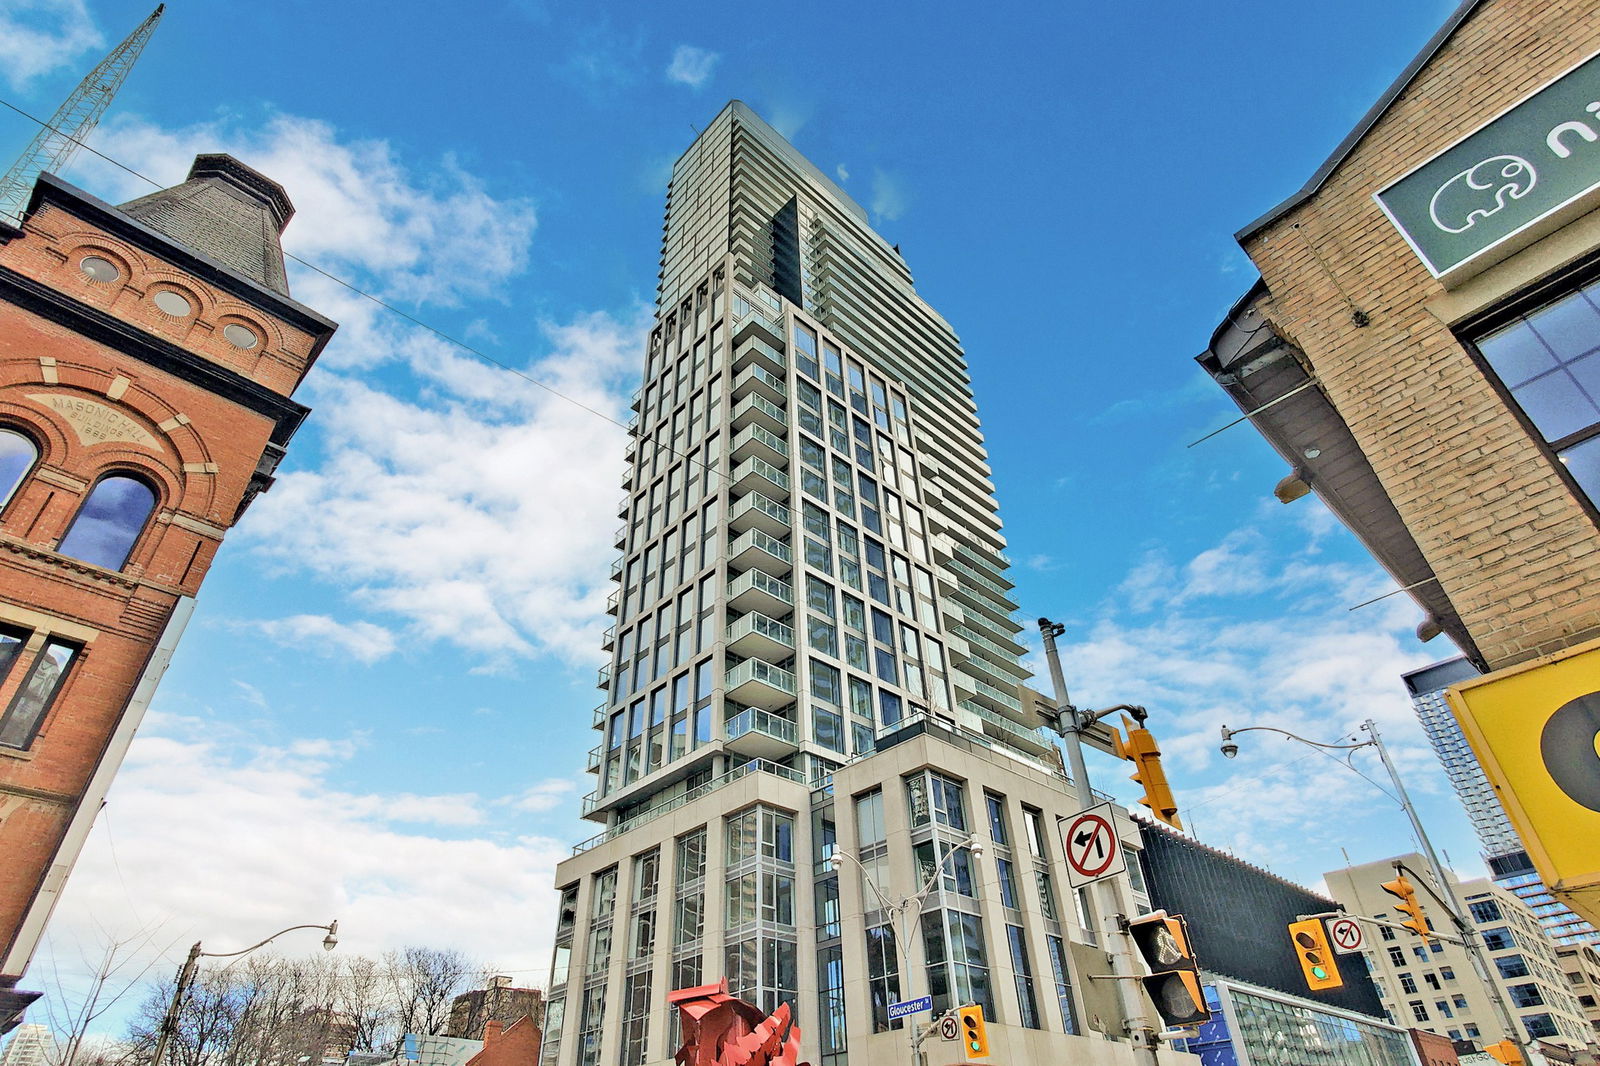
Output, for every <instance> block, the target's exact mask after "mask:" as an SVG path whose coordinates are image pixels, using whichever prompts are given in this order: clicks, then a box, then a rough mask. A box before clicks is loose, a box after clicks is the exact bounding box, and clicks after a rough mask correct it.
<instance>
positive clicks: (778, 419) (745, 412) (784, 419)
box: [733, 367, 789, 426]
mask: <svg viewBox="0 0 1600 1066" xmlns="http://www.w3.org/2000/svg"><path fill="white" fill-rule="evenodd" d="M751 369H752V370H754V369H756V368H755V367H751ZM755 417H763V418H765V419H766V420H767V421H768V422H769V423H770V424H772V425H776V426H786V425H788V424H789V418H788V414H787V413H786V412H785V411H784V409H783V408H782V407H779V406H778V405H777V404H775V403H773V402H772V401H770V400H768V399H767V398H766V397H765V396H762V395H760V394H758V393H751V394H750V395H749V396H746V397H745V398H744V399H742V400H740V401H739V402H738V403H737V404H735V405H734V408H733V424H734V425H736V426H737V425H741V424H743V423H744V422H745V421H747V420H749V419H751V418H755Z"/></svg>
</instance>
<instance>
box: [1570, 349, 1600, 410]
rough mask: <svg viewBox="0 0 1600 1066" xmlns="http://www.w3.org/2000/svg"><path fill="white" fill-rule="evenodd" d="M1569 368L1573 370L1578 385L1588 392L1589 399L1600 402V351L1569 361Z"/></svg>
mask: <svg viewBox="0 0 1600 1066" xmlns="http://www.w3.org/2000/svg"><path fill="white" fill-rule="evenodd" d="M1567 369H1568V370H1569V371H1571V372H1572V376H1573V377H1574V378H1575V379H1576V380H1577V382H1578V387H1579V388H1581V389H1582V390H1583V391H1584V392H1585V393H1587V394H1588V396H1589V399H1590V400H1592V401H1594V402H1596V403H1600V352H1595V353H1593V354H1590V355H1586V356H1584V357H1583V358H1582V359H1579V360H1577V361H1575V362H1572V363H1569V364H1568V365H1567Z"/></svg>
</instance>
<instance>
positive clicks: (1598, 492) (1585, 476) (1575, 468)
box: [1561, 437, 1600, 503]
mask: <svg viewBox="0 0 1600 1066" xmlns="http://www.w3.org/2000/svg"><path fill="white" fill-rule="evenodd" d="M1561 462H1562V463H1563V464H1564V465H1565V466H1566V468H1567V473H1569V474H1571V475H1572V480H1574V481H1576V482H1577V483H1578V487H1579V488H1581V489H1583V491H1584V492H1586V493H1587V494H1588V496H1589V499H1590V500H1592V501H1595V502H1597V503H1600V437H1590V438H1589V439H1588V440H1586V441H1584V442H1583V443H1582V444H1574V445H1573V446H1572V447H1570V448H1568V449H1567V450H1566V451H1564V452H1562V453H1561Z"/></svg>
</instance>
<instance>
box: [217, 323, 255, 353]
mask: <svg viewBox="0 0 1600 1066" xmlns="http://www.w3.org/2000/svg"><path fill="white" fill-rule="evenodd" d="M222 335H223V337H225V338H227V341H228V343H229V344H231V345H233V346H234V347H235V348H244V349H247V350H248V349H250V348H254V347H255V346H256V345H258V344H260V343H261V338H260V337H258V336H256V331H255V330H253V329H251V328H250V327H249V326H241V325H240V324H239V323H237V322H229V323H228V324H227V325H226V326H223V327H222Z"/></svg>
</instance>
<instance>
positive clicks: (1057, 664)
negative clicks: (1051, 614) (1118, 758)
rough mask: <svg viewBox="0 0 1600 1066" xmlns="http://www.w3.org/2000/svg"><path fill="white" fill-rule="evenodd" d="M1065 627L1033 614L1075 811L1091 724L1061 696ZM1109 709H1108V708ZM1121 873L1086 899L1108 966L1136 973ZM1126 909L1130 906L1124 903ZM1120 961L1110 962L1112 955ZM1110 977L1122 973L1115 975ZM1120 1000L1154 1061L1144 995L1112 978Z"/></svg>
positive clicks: (1142, 1055)
mask: <svg viewBox="0 0 1600 1066" xmlns="http://www.w3.org/2000/svg"><path fill="white" fill-rule="evenodd" d="M1064 630H1065V627H1064V626H1062V625H1060V624H1059V623H1057V622H1052V621H1050V620H1049V619H1048V618H1041V619H1039V633H1040V635H1041V636H1043V637H1044V653H1045V658H1046V659H1047V660H1048V661H1049V663H1050V683H1051V684H1052V685H1053V686H1054V688H1055V697H1056V711H1057V717H1056V720H1055V731H1056V732H1057V733H1058V734H1060V736H1061V740H1062V744H1063V746H1064V747H1065V748H1066V749H1067V761H1068V763H1070V764H1071V767H1072V788H1073V793H1074V795H1075V796H1076V798H1077V801H1078V808H1079V809H1080V810H1088V809H1089V808H1090V807H1093V806H1094V804H1095V797H1094V789H1093V788H1092V787H1091V786H1090V784H1089V768H1088V765H1087V764H1086V763H1085V762H1084V759H1083V737H1082V735H1081V734H1082V732H1083V730H1084V729H1087V728H1088V727H1089V726H1090V725H1092V724H1093V720H1092V719H1088V718H1087V716H1085V715H1084V714H1083V713H1082V712H1080V711H1079V710H1078V709H1077V708H1076V707H1074V706H1073V705H1072V701H1071V700H1070V699H1069V698H1068V696H1067V682H1066V678H1065V676H1064V675H1063V674H1062V672H1061V653H1060V652H1059V651H1057V650H1056V637H1058V636H1060V635H1061V633H1062V632H1063V631H1064ZM1114 709H1115V708H1113V710H1114ZM1126 878H1127V874H1119V875H1118V876H1116V877H1112V878H1108V879H1106V880H1103V881H1097V882H1096V883H1095V884H1094V885H1092V886H1091V889H1090V892H1091V896H1090V898H1091V900H1092V901H1093V903H1094V909H1095V911H1096V912H1097V913H1096V914H1095V918H1096V919H1097V920H1098V921H1099V922H1100V927H1101V929H1102V930H1104V933H1103V935H1104V936H1105V937H1106V938H1107V939H1108V940H1109V939H1111V938H1115V940H1116V943H1117V946H1118V948H1119V950H1118V951H1115V952H1112V953H1111V954H1112V958H1113V965H1114V966H1117V967H1118V968H1119V969H1122V970H1124V971H1125V972H1126V974H1129V975H1137V974H1138V972H1139V966H1138V963H1137V962H1136V961H1135V960H1136V957H1137V956H1136V952H1137V945H1135V944H1134V942H1133V936H1132V934H1130V933H1129V932H1128V930H1127V928H1126V927H1125V926H1124V925H1123V923H1121V922H1119V921H1117V920H1116V919H1115V918H1114V917H1113V916H1114V915H1116V914H1118V913H1120V910H1121V908H1123V907H1125V906H1127V905H1126V904H1124V903H1123V900H1122V897H1123V894H1124V893H1123V891H1122V882H1123V881H1124V880H1126ZM1130 909H1131V908H1130ZM1119 956H1120V958H1121V960H1122V961H1121V962H1120V963H1118V962H1116V959H1117V957H1119ZM1116 976H1119V977H1120V976H1122V975H1121V974H1119V975H1116ZM1114 987H1115V988H1116V989H1117V990H1118V993H1119V998H1120V999H1121V1001H1122V1016H1123V1023H1122V1024H1123V1027H1124V1028H1125V1029H1126V1030H1127V1033H1128V1036H1129V1039H1130V1041H1131V1042H1132V1044H1133V1049H1134V1054H1135V1056H1137V1058H1138V1060H1139V1061H1140V1062H1142V1063H1143V1064H1144V1066H1156V1063H1157V1058H1156V1031H1157V1030H1156V1027H1155V1025H1154V1024H1152V1022H1151V1019H1150V1011H1149V1009H1148V1008H1147V1007H1146V1006H1145V1002H1144V995H1143V993H1142V991H1141V990H1140V988H1139V987H1138V986H1136V985H1135V986H1132V987H1130V985H1129V984H1127V983H1124V982H1123V981H1120V980H1119V981H1117V982H1116V984H1115V986H1114ZM1078 1014H1079V1017H1080V1018H1081V1019H1082V1020H1083V1022H1084V1023H1087V1021H1088V1012H1087V1011H1086V1010H1080V1011H1079V1012H1078Z"/></svg>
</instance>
